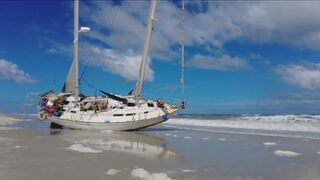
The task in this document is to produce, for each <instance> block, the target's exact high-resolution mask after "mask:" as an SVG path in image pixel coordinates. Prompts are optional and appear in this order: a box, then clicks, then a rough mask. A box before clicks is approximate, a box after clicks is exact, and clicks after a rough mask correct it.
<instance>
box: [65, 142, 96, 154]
mask: <svg viewBox="0 0 320 180" xmlns="http://www.w3.org/2000/svg"><path fill="white" fill-rule="evenodd" d="M66 149H69V150H71V151H77V152H82V153H101V152H102V151H100V150H95V149H92V148H90V147H86V146H83V145H82V144H72V145H71V146H70V147H68V148H66Z"/></svg>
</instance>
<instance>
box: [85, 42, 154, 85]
mask: <svg viewBox="0 0 320 180" xmlns="http://www.w3.org/2000/svg"><path fill="white" fill-rule="evenodd" d="M81 49H82V51H80V52H81V54H80V55H81V56H82V59H84V60H85V61H86V63H88V64H89V65H91V66H98V67H101V68H103V69H104V70H106V71H109V72H111V73H114V74H117V75H120V76H121V77H123V78H125V79H127V80H129V81H134V80H137V79H138V75H139V74H138V72H139V68H140V62H141V55H139V54H136V53H134V52H133V51H131V50H129V51H121V52H120V51H117V50H114V49H108V48H100V47H97V46H94V45H90V44H87V43H85V44H84V45H83V48H81ZM153 79H154V72H153V70H152V69H151V68H150V60H149V61H148V64H147V70H146V75H145V80H146V81H153Z"/></svg>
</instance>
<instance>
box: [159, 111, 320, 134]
mask: <svg viewBox="0 0 320 180" xmlns="http://www.w3.org/2000/svg"><path fill="white" fill-rule="evenodd" d="M165 124H167V125H175V126H194V127H206V128H232V129H250V130H271V131H292V132H312V133H320V115H245V116H224V117H215V116H212V117H209V116H207V118H206V119H204V118H203V117H199V118H197V117H192V116H191V117H183V118H179V117H178V118H173V119H170V120H169V121H167V122H166V123H165Z"/></svg>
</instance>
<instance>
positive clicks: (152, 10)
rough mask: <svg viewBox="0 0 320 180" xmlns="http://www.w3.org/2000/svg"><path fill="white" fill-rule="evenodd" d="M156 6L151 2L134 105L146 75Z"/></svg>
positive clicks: (153, 0) (155, 0)
mask: <svg viewBox="0 0 320 180" xmlns="http://www.w3.org/2000/svg"><path fill="white" fill-rule="evenodd" d="M156 4H157V0H151V7H150V11H149V17H148V25H147V30H146V34H145V40H144V46H143V53H142V60H141V63H140V70H139V79H138V81H137V84H136V87H135V90H134V97H135V100H136V104H137V103H138V102H139V98H140V95H141V90H142V85H143V81H144V76H145V73H146V66H147V61H148V55H149V50H150V42H151V35H152V30H153V21H154V20H155V18H154V14H155V10H156Z"/></svg>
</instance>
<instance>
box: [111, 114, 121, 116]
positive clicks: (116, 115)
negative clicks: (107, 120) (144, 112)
mask: <svg viewBox="0 0 320 180" xmlns="http://www.w3.org/2000/svg"><path fill="white" fill-rule="evenodd" d="M113 116H123V114H114V115H113Z"/></svg>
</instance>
